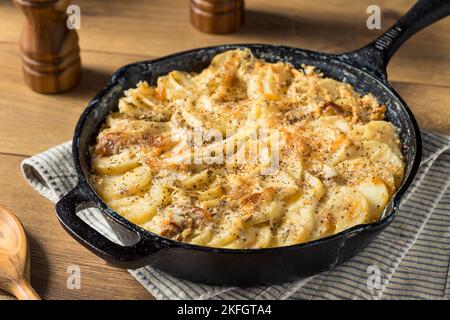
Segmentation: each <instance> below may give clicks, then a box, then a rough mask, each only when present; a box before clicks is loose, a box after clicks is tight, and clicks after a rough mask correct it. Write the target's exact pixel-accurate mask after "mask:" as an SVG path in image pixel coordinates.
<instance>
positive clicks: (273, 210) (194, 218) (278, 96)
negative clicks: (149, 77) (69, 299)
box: [91, 49, 404, 248]
mask: <svg viewBox="0 0 450 320" xmlns="http://www.w3.org/2000/svg"><path fill="white" fill-rule="evenodd" d="M385 110H386V108H385V107H384V106H383V105H380V104H379V103H378V102H377V100H376V99H375V97H374V96H372V95H370V94H367V95H364V96H361V95H359V94H358V93H356V92H355V91H354V90H353V88H352V87H351V86H350V85H349V84H346V83H342V82H338V81H335V80H333V79H330V78H325V77H323V75H322V74H320V73H319V72H316V71H315V70H314V67H311V66H304V67H303V69H302V70H298V69H295V68H294V67H293V66H292V65H290V64H288V63H284V62H277V63H267V62H265V61H262V60H260V59H257V58H255V57H254V56H253V55H252V53H251V52H250V51H249V50H241V49H240V50H232V51H227V52H224V53H222V54H219V55H217V56H216V57H214V59H213V60H212V62H211V64H210V66H209V67H208V68H206V69H204V70H203V71H202V72H200V73H199V74H193V73H185V72H180V71H173V72H171V73H169V74H168V75H166V76H162V77H160V78H159V79H158V81H157V86H156V87H152V86H149V85H148V84H147V83H146V82H140V83H138V84H137V87H136V88H133V89H129V90H127V91H126V92H125V95H124V97H123V98H121V99H120V101H119V111H118V112H115V113H112V114H110V115H109V116H108V117H107V120H106V123H105V124H104V126H103V128H102V129H101V131H100V133H99V135H98V138H97V141H96V145H95V147H94V148H93V151H92V176H91V180H92V183H93V185H94V187H95V190H96V191H97V193H98V194H99V195H100V196H101V197H102V198H103V199H104V201H105V202H106V203H107V204H108V205H109V206H110V207H111V208H112V209H113V210H115V211H116V212H117V213H119V214H120V215H122V216H123V217H124V218H126V219H128V220H130V221H132V222H133V223H135V224H137V225H139V226H140V227H142V228H144V229H146V230H149V231H151V232H154V233H156V234H159V235H161V236H164V237H168V238H172V239H174V240H178V241H183V242H189V243H192V244H197V245H203V246H210V247H222V248H266V247H277V246H286V245H292V244H296V243H301V242H306V241H311V240H314V239H318V238H321V237H325V236H329V235H332V234H335V233H337V232H340V231H342V230H344V229H347V228H350V227H352V226H355V225H357V224H363V223H370V222H374V221H377V220H378V219H380V216H381V213H382V212H383V210H384V208H385V206H386V204H387V202H388V201H389V199H390V198H391V196H392V195H393V194H394V192H395V191H396V190H397V189H398V187H399V186H400V184H401V182H402V179H403V175H404V162H403V156H402V153H401V151H400V150H401V147H400V141H399V136H398V133H397V129H396V128H395V127H394V125H392V124H391V123H390V122H387V121H384V120H383V119H384V116H385ZM200 129H201V130H203V131H202V132H203V134H202V135H200V136H201V137H202V140H201V141H200V142H199V141H196V139H195V137H196V132H197V133H198V132H199V131H200ZM208 132H212V134H209V135H208V134H205V133H208ZM261 132H265V133H266V134H261ZM197 136H198V134H197ZM192 137H194V138H192ZM274 137H276V139H272V138H274ZM254 146H256V147H254ZM255 152H256V153H257V154H258V157H253V158H252V157H251V156H252V155H254V153H255ZM239 155H240V156H241V158H242V156H243V155H244V158H245V159H247V160H249V159H250V160H251V159H253V160H255V159H257V161H240V159H241V158H239V157H238V156H239ZM261 155H264V156H261ZM238 158H239V159H238ZM269 167H270V168H271V169H273V170H271V171H270V170H267V169H268V168H269ZM269 171H270V172H269Z"/></svg>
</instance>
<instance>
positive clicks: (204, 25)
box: [190, 0, 244, 33]
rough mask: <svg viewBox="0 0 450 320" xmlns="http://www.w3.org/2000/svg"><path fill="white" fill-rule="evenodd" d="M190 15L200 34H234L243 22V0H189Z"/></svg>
mask: <svg viewBox="0 0 450 320" xmlns="http://www.w3.org/2000/svg"><path fill="white" fill-rule="evenodd" d="M190 15H191V23H192V25H193V26H194V27H195V28H197V29H198V30H200V31H202V32H207V33H229V32H234V31H236V30H237V29H239V27H240V26H241V25H242V24H243V22H244V0H191V3H190Z"/></svg>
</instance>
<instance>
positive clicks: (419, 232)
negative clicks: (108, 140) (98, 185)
mask: <svg viewBox="0 0 450 320" xmlns="http://www.w3.org/2000/svg"><path fill="white" fill-rule="evenodd" d="M422 134H423V136H422V139H423V157H422V164H421V167H420V170H419V172H418V175H417V177H416V179H415V181H414V183H413V185H412V186H411V187H410V189H409V191H408V192H407V193H406V194H405V196H404V197H403V200H402V203H401V206H400V209H399V212H398V215H397V217H396V218H395V220H394V222H393V223H392V224H391V225H390V226H389V227H388V228H387V229H386V230H384V231H383V232H382V233H381V234H380V235H379V236H378V237H377V238H376V239H375V240H374V241H373V242H372V243H371V244H370V245H369V246H368V247H367V248H366V249H365V250H363V251H362V252H361V253H359V254H358V255H357V256H355V257H353V258H352V259H350V260H349V261H347V262H345V263H343V264H341V265H339V266H337V267H336V268H335V269H334V270H331V271H327V272H322V273H320V274H317V275H315V276H312V277H309V278H305V279H303V280H299V281H295V282H289V283H281V284H276V285H271V286H261V287H253V288H238V287H219V286H209V285H203V284H198V283H193V282H190V281H185V280H180V279H177V278H174V277H172V276H170V275H169V274H167V273H165V272H162V271H159V270H157V269H154V268H152V267H150V266H148V267H144V268H140V269H136V270H129V271H130V273H131V274H132V275H133V276H134V277H135V278H136V279H137V280H138V281H139V282H140V283H141V284H142V285H143V286H144V287H145V288H146V289H147V290H149V291H150V293H151V294H152V295H153V296H154V297H156V298H157V299H449V298H450V273H449V258H450V190H449V183H450V137H447V136H443V135H440V134H436V133H431V132H426V131H423V132H422ZM22 170H23V173H24V175H25V179H26V180H27V181H28V182H29V183H30V185H31V186H32V187H33V188H34V189H36V190H37V191H38V192H40V193H41V194H42V195H44V196H45V197H47V198H48V199H50V200H51V201H53V202H57V201H58V200H59V199H60V198H61V197H62V196H64V195H65V194H66V193H67V192H69V190H71V189H72V188H73V187H74V186H75V184H76V180H77V178H76V174H75V171H74V168H73V164H72V159H71V143H70V142H66V143H64V144H62V145H59V146H57V147H55V148H52V149H50V150H48V151H45V152H43V153H41V154H38V155H35V156H33V157H31V158H28V159H25V160H24V161H23V163H22ZM81 216H82V218H83V219H84V220H85V221H86V222H87V223H88V224H89V225H91V226H92V227H93V228H95V229H97V230H98V231H100V232H101V233H103V234H104V235H105V236H107V237H109V238H110V239H112V240H113V241H116V242H119V240H118V239H117V238H116V237H115V235H114V233H113V231H112V230H111V229H110V228H109V226H108V225H107V224H106V222H105V220H104V218H103V216H102V215H101V214H100V213H99V212H98V211H96V210H94V209H85V210H83V211H82V212H81Z"/></svg>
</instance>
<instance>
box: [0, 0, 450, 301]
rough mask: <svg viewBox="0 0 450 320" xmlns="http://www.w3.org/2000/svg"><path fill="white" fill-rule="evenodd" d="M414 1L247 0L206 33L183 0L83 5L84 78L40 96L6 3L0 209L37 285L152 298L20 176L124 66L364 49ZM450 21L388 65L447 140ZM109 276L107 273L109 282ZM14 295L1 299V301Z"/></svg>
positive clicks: (0, 54) (0, 32)
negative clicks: (206, 50)
mask: <svg viewBox="0 0 450 320" xmlns="http://www.w3.org/2000/svg"><path fill="white" fill-rule="evenodd" d="M413 3H414V0H397V1H388V0H384V1H379V0H378V1H373V0H348V1H345V2H343V1H341V0H315V1H300V0H298V1H290V0H278V1H271V0H247V1H246V7H247V10H246V21H245V24H244V26H243V27H242V28H241V29H240V30H239V32H237V33H233V34H228V35H210V34H204V33H200V32H199V31H197V30H195V29H194V28H193V27H191V25H190V23H189V17H188V1H186V0H170V1H167V0H152V1H148V0H133V1H132V3H131V2H129V1H123V0H110V1H103V0H78V1H76V4H77V5H79V6H80V8H81V30H80V31H79V36H80V47H81V50H82V51H81V58H82V64H83V78H82V82H81V83H80V85H79V86H78V87H77V88H75V89H74V90H71V91H69V92H67V93H63V94H57V95H41V94H37V93H34V92H32V91H31V90H30V89H29V88H27V87H26V86H25V85H24V83H23V79H22V73H21V64H20V59H19V56H18V53H19V48H18V44H17V41H18V37H19V35H20V31H21V28H22V23H23V20H24V18H23V16H22V13H21V12H19V11H18V10H17V9H16V8H15V7H14V6H13V4H12V1H9V0H0V176H1V177H2V178H1V179H0V191H1V192H0V203H2V204H4V205H6V206H8V207H10V208H11V209H12V210H14V211H15V212H16V213H17V214H18V216H19V218H20V219H21V220H22V222H23V224H24V226H25V229H26V231H27V234H28V236H29V238H30V244H31V252H32V260H31V263H32V283H33V284H34V286H35V288H36V290H37V292H38V293H39V294H41V295H42V297H43V298H45V299H88V298H90V299H117V298H123V299H136V298H141V299H149V298H151V296H150V294H149V293H148V292H147V291H146V290H145V289H143V287H142V286H141V285H140V284H139V283H138V282H137V281H136V280H134V279H133V278H132V277H131V276H130V275H129V274H128V273H127V272H126V271H124V270H120V269H117V268H113V267H111V266H107V265H106V264H105V263H104V262H103V261H102V260H101V259H99V258H97V257H95V256H94V255H93V254H91V253H89V252H88V251H87V250H86V249H84V248H83V247H82V246H80V245H79V244H77V243H76V242H75V241H74V240H73V239H72V238H71V237H70V236H69V235H67V234H66V233H65V232H64V231H63V230H62V228H61V227H60V226H59V224H58V222H57V220H56V217H55V214H54V209H53V204H52V203H50V202H49V201H48V200H46V199H45V198H43V197H42V196H40V195H39V194H37V193H36V192H35V191H34V190H33V189H32V188H31V187H29V186H28V185H27V183H26V182H25V181H24V179H23V177H22V176H21V173H20V167H19V165H20V162H21V161H22V160H23V159H24V157H26V156H30V155H33V154H35V153H38V152H41V151H44V150H46V149H48V148H50V147H52V146H54V145H57V144H59V143H62V142H64V141H67V140H69V139H71V137H72V133H73V129H74V126H75V123H76V121H77V119H78V117H79V115H80V113H81V111H82V110H83V109H84V107H85V106H86V105H87V103H88V102H89V100H90V99H91V98H92V97H93V96H94V95H95V93H96V92H97V91H98V90H99V89H101V88H102V87H103V86H104V85H105V83H106V82H107V81H108V79H109V77H110V75H111V74H112V73H113V72H114V71H115V70H116V69H118V68H119V67H120V66H122V65H125V64H127V63H130V62H134V61H137V60H144V59H150V58H153V57H159V56H161V55H165V54H169V53H174V52H177V51H180V50H187V49H191V48H194V47H203V46H209V45H216V44H223V43H256V42H257V43H272V44H284V45H290V46H296V47H302V48H307V49H312V50H319V51H327V52H336V53H337V52H345V51H349V50H352V49H355V48H358V47H361V46H363V45H364V44H367V43H368V42H370V41H371V40H373V39H375V38H376V37H377V36H378V35H380V34H381V32H382V31H383V30H386V29H387V28H388V27H389V26H390V25H391V24H392V23H393V22H394V21H396V20H397V19H398V18H399V17H400V16H401V15H402V14H403V13H404V12H405V11H406V10H407V9H408V8H409V7H410V6H411V5H412V4H413ZM369 4H377V5H379V6H380V8H381V10H382V30H368V29H367V28H366V19H367V16H368V15H367V13H366V8H367V6H368V5H369ZM449 30H450V18H449V19H446V20H442V21H440V22H438V23H436V24H435V25H433V26H431V27H429V28H427V29H425V30H423V31H422V32H421V33H419V34H417V35H415V36H414V37H413V38H412V39H410V40H409V41H408V42H407V43H406V44H405V45H404V46H403V47H402V48H401V49H400V50H399V52H398V53H397V54H396V56H395V57H394V58H393V59H392V61H391V63H390V64H389V67H388V72H389V79H390V80H391V81H392V84H393V86H394V87H395V89H396V90H398V92H399V93H400V95H401V96H402V97H403V98H404V100H405V101H406V102H407V103H408V104H409V105H410V107H411V108H412V110H413V112H414V114H415V115H416V117H417V119H418V121H419V124H420V126H421V127H422V128H425V129H429V130H435V131H438V132H441V133H446V134H450V33H449V32H448V31H449ZM71 264H74V265H79V266H80V268H81V273H82V283H81V289H80V290H69V289H68V288H67V287H66V280H67V274H66V272H67V267H68V266H69V265H71ZM105 275H106V276H105ZM8 297H9V296H8V295H5V294H2V293H0V299H1V298H5V299H6V298H8Z"/></svg>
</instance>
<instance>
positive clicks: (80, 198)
mask: <svg viewBox="0 0 450 320" xmlns="http://www.w3.org/2000/svg"><path fill="white" fill-rule="evenodd" d="M89 207H93V205H92V202H91V201H90V200H89V197H88V196H86V195H85V194H84V193H83V191H82V188H81V187H80V186H76V187H75V188H74V189H73V190H72V191H70V192H69V193H68V194H67V195H65V196H64V197H63V198H62V199H61V200H60V201H58V203H57V204H56V208H55V209H56V215H57V217H58V220H59V222H60V223H61V225H62V226H63V227H64V229H65V230H66V231H67V232H68V233H69V234H70V235H71V236H72V237H73V238H75V240H77V241H78V242H80V243H81V244H82V245H84V246H85V247H86V248H87V249H89V250H90V251H91V252H93V253H94V254H96V255H97V256H99V257H101V258H102V259H104V260H106V261H107V262H109V263H110V264H112V265H116V266H119V267H124V268H138V267H142V266H145V265H147V264H148V261H146V260H147V259H148V257H149V256H150V255H151V254H153V253H155V252H157V251H159V250H161V249H162V248H159V247H157V246H155V243H154V242H153V241H151V239H148V238H143V237H142V235H139V240H138V241H137V243H135V244H133V245H131V246H121V245H119V244H116V243H114V242H112V241H111V240H109V239H108V238H106V237H105V236H103V235H102V234H101V233H99V232H98V231H96V230H95V229H93V228H91V227H90V226H89V225H88V224H86V223H85V222H84V221H83V220H82V219H81V218H80V217H79V216H78V215H77V212H78V211H80V210H83V209H86V208H89ZM131 232H133V231H131V230H130V233H131Z"/></svg>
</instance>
